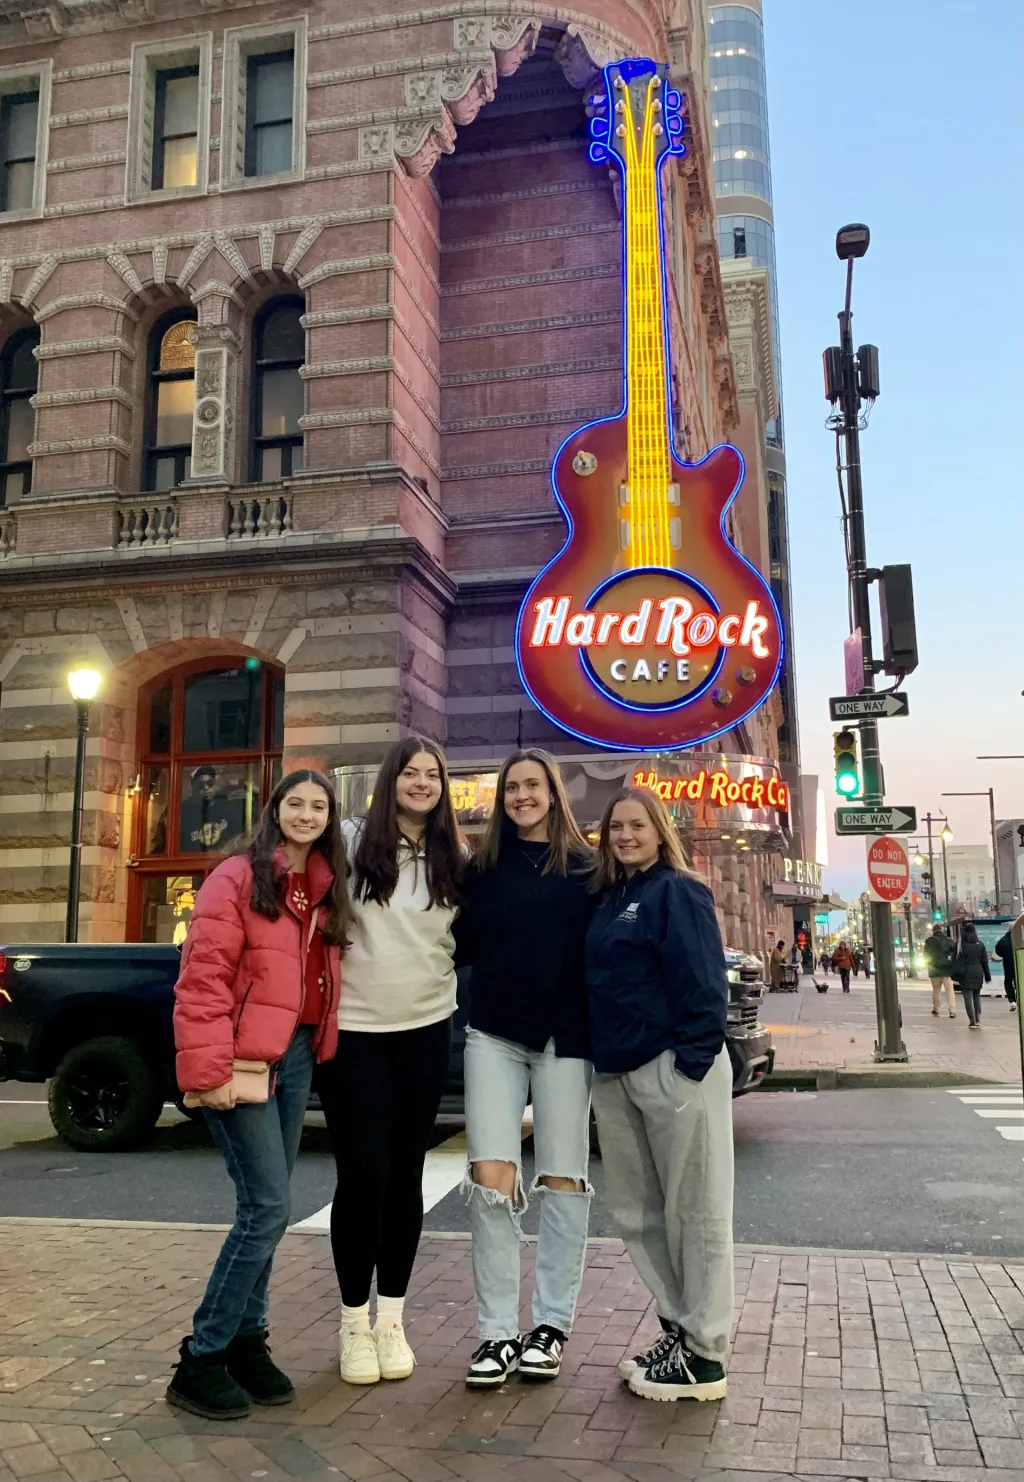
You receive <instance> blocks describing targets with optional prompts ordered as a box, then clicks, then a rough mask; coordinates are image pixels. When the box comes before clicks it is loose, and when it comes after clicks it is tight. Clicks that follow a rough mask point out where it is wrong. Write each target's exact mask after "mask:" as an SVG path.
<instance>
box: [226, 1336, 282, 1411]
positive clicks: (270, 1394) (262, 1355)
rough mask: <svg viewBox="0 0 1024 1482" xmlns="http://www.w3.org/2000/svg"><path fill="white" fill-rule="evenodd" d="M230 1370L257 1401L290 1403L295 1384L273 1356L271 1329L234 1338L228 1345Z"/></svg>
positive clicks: (266, 1403) (264, 1403) (233, 1377)
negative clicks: (269, 1337) (278, 1365)
mask: <svg viewBox="0 0 1024 1482" xmlns="http://www.w3.org/2000/svg"><path fill="white" fill-rule="evenodd" d="M225 1362H226V1364H227V1370H228V1373H229V1374H230V1375H231V1377H232V1379H234V1380H235V1381H236V1383H238V1384H240V1385H241V1386H242V1388H243V1389H244V1390H246V1391H247V1392H248V1394H249V1395H250V1396H251V1397H252V1399H254V1400H255V1401H256V1404H257V1405H287V1403H288V1401H289V1400H290V1399H292V1398H293V1397H294V1395H295V1386H294V1385H293V1384H292V1382H291V1380H290V1379H289V1378H288V1375H287V1374H284V1373H282V1371H281V1370H280V1369H279V1368H278V1367H277V1365H276V1364H275V1363H274V1360H273V1359H272V1358H271V1357H270V1345H269V1344H268V1343H267V1330H266V1328H264V1329H263V1330H262V1331H261V1332H258V1333H246V1334H245V1335H244V1337H243V1336H241V1335H240V1336H239V1337H237V1338H232V1340H231V1342H230V1343H229V1344H228V1346H227V1350H226V1359H225Z"/></svg>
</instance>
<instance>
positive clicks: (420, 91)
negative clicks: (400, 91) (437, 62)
mask: <svg viewBox="0 0 1024 1482" xmlns="http://www.w3.org/2000/svg"><path fill="white" fill-rule="evenodd" d="M440 100H441V74H440V72H407V73H406V75H405V104H406V107H407V108H424V107H426V106H427V105H429V104H431V103H439V102H440Z"/></svg>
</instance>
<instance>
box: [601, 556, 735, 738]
mask: <svg viewBox="0 0 1024 1482" xmlns="http://www.w3.org/2000/svg"><path fill="white" fill-rule="evenodd" d="M653 571H656V572H661V571H664V572H669V571H671V573H672V575H673V576H674V577H675V579H676V581H680V582H686V583H688V585H689V586H691V587H694V588H695V589H696V590H697V591H698V592H699V593H700V594H701V596H702V597H703V598H705V600H706V601H707V603H708V605H709V606H710V607H711V609H712V610H713V612H714V613H715V615H716V617H720V616H721V614H722V609H721V608H720V607H719V605H718V603H717V602H716V601H715V599H714V597H712V595H711V593H710V592H709V591H708V589H707V587H706V586H704V585H703V583H702V582H699V581H697V580H696V578H695V577H692V576H684V575H683V573H682V572H681V571H677V570H676V569H675V567H674V566H631V567H630V568H629V570H628V571H613V572H612V574H611V576H607V577H605V579H604V581H603V582H602V583H601V585H600V586H599V587H596V588H595V590H594V591H593V592H591V594H590V596H589V597H588V598H587V607H588V608H589V607H592V606H593V604H594V603H595V602H596V601H597V599H598V597H600V596H601V595H602V594H603V593H604V592H607V590H608V588H609V587H612V586H614V585H615V583H616V582H620V581H625V580H626V578H627V577H631V576H642V575H643V574H644V572H653ZM710 646H711V645H710V644H707V645H706V647H708V648H710ZM725 654H726V647H725V645H724V644H721V643H720V644H719V645H718V658H717V659H716V660H715V662H714V665H713V666H712V668H711V669H710V670H709V671H708V673H707V674H706V675H705V676H704V678H703V679H702V680H701V682H700V684H699V685H698V686H697V688H696V689H695V690H691V691H690V693H689V694H688V695H685V696H684V697H683V699H681V700H663V701H662V703H661V704H660V705H658V704H650V705H631V704H630V702H629V701H628V700H623V699H621V698H620V696H618V695H616V694H614V693H613V692H612V691H611V690H610V689H609V688H608V687H607V685H606V684H605V682H604V680H603V679H602V678H601V676H600V675H599V674H595V672H594V666H593V664H592V663H591V662H590V650H589V649H588V648H581V649H580V658H581V659H582V661H583V667H584V669H586V671H587V673H588V675H589V676H590V679H591V682H592V683H593V684H594V685H596V687H597V688H598V689H599V690H600V691H601V693H602V694H603V695H607V696H608V698H609V700H614V702H615V704H616V705H621V707H622V709H623V710H635V711H638V712H639V713H640V714H641V715H650V714H652V713H653V714H655V715H664V714H665V713H666V712H667V711H669V710H682V709H684V708H685V707H686V706H687V705H692V704H693V702H694V700H696V699H697V697H698V695H702V694H703V693H704V691H705V690H706V689H708V688H709V687H710V686H711V685H713V684H714V682H715V680H716V679H717V678H718V676H719V674H721V672H722V665H723V664H724V663H725Z"/></svg>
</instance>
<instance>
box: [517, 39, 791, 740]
mask: <svg viewBox="0 0 1024 1482" xmlns="http://www.w3.org/2000/svg"><path fill="white" fill-rule="evenodd" d="M590 102H591V105H592V107H593V108H594V109H595V110H596V112H597V116H596V117H595V118H594V119H593V120H592V124H591V128H592V132H593V133H594V135H595V140H596V141H597V142H595V143H594V144H593V145H592V146H591V158H592V159H595V160H596V161H600V160H601V159H602V158H606V157H609V156H610V157H611V158H613V159H615V160H616V161H617V162H618V164H619V166H620V169H621V170H622V174H623V187H624V189H623V258H624V268H625V298H626V315H625V319H626V335H625V341H626V343H625V350H624V360H625V406H624V408H623V411H622V413H621V414H620V415H619V416H617V417H612V418H608V419H606V420H603V421H600V422H593V423H589V424H588V425H587V426H585V427H582V428H580V429H579V430H578V431H577V432H575V433H573V434H572V435H571V436H570V437H569V438H568V439H567V440H566V442H565V443H563V445H562V447H561V448H560V449H559V451H558V453H557V455H556V457H555V460H554V465H553V468H552V483H553V486H554V492H555V497H556V499H557V500H558V503H559V506H560V508H561V509H562V512H563V514H564V515H565V518H566V521H567V524H568V527H569V532H568V538H567V540H566V543H565V545H564V546H563V548H562V550H561V551H560V552H559V554H558V555H557V556H556V557H555V558H554V559H553V560H552V561H551V562H549V564H548V565H547V566H546V567H545V568H544V570H543V571H542V572H541V573H540V575H539V576H538V577H537V578H536V580H535V581H534V583H533V585H532V586H531V588H530V590H529V592H528V593H527V595H526V597H525V599H524V601H523V605H522V608H521V610H520V614H519V623H518V627H517V632H516V654H517V660H518V664H519V671H520V676H521V678H522V681H523V685H524V687H525V689H526V690H527V692H528V693H529V695H530V696H531V698H532V699H533V700H534V701H535V703H536V704H537V705H538V707H539V708H540V709H541V710H542V711H543V712H544V713H545V714H546V715H547V716H548V717H549V718H550V719H551V720H553V721H554V722H555V723H556V724H557V725H559V726H560V727H561V728H562V729H563V730H566V731H568V732H569V733H570V734H572V735H574V736H577V737H579V738H580V739H582V740H585V741H589V742H593V743H596V744H598V745H602V746H606V747H610V748H617V749H622V750H627V751H671V750H674V749H679V748H682V747H686V746H694V745H697V744H698V743H700V742H702V741H707V740H710V739H711V738H713V737H714V736H716V735H719V734H721V733H722V732H723V731H726V730H729V729H731V728H732V727H733V726H735V725H737V724H739V722H740V721H742V720H743V719H744V718H745V717H746V716H748V715H750V714H751V713H752V712H753V711H754V710H756V709H757V708H758V707H759V706H760V705H762V704H763V703H764V701H765V699H766V698H767V696H768V695H769V694H770V693H771V690H772V689H773V687H774V685H775V684H776V683H777V681H778V676H779V671H780V668H781V664H782V643H783V639H782V627H781V621H780V618H779V613H778V609H777V607H776V604H775V601H774V598H773V596H772V592H771V588H770V587H769V586H768V584H767V582H765V580H764V578H763V577H762V576H761V574H760V573H759V572H758V571H757V570H756V569H755V568H754V567H753V566H751V565H750V564H749V562H747V561H746V560H745V559H744V558H743V557H742V556H741V555H740V553H739V552H738V551H737V550H736V547H735V546H734V545H733V543H732V541H731V540H730V539H729V537H728V535H727V533H726V530H725V517H726V513H727V511H728V508H729V506H730V504H731V503H732V501H733V500H734V499H735V497H736V494H737V493H738V491H739V488H740V485H741V483H742V480H743V458H742V456H741V454H740V453H739V451H738V450H737V449H736V448H734V447H732V446H731V445H729V444H722V445H721V446H719V447H717V448H714V449H713V450H712V451H711V452H710V453H709V454H708V455H707V457H705V458H703V459H701V461H700V462H698V463H687V462H684V461H683V460H681V459H680V458H679V457H678V456H677V454H676V452H675V449H674V447H673V443H672V426H671V400H670V395H669V386H670V379H669V362H668V340H667V333H666V312H665V292H664V255H663V230H662V206H661V191H660V178H659V177H660V167H661V163H662V161H663V159H664V157H665V155H666V154H671V153H681V152H682V145H681V143H679V141H678V135H679V133H680V132H681V129H682V124H681V121H680V119H679V109H680V107H681V99H680V98H679V94H678V93H675V92H673V90H671V89H670V88H668V87H667V86H666V85H665V69H664V68H663V67H659V66H657V65H656V64H655V63H653V62H650V61H646V60H632V59H631V60H629V61H624V62H619V63H615V64H613V65H611V66H609V67H607V68H606V69H605V89H604V93H603V94H600V95H598V97H596V98H592V99H591V100H590ZM602 105H603V107H602ZM602 114H603V116H602Z"/></svg>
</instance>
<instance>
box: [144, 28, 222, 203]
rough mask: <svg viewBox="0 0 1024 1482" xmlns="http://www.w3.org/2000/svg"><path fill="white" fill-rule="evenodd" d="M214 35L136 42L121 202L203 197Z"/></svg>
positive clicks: (207, 146) (207, 158) (205, 179)
mask: <svg viewBox="0 0 1024 1482" xmlns="http://www.w3.org/2000/svg"><path fill="white" fill-rule="evenodd" d="M212 63H213V37H212V35H211V34H210V33H208V32H207V33H205V34H203V35H201V36H185V37H180V36H176V37H174V38H173V39H170V38H168V39H167V40H164V41H148V42H144V43H143V42H138V41H137V42H136V43H135V44H134V46H133V47H132V76H131V85H130V89H129V96H128V157H127V166H126V170H125V201H126V202H128V203H131V202H134V201H148V200H150V199H152V197H153V195H154V193H155V192H157V191H161V192H163V191H166V192H172V191H173V192H178V193H180V194H182V195H203V194H205V192H206V189H207V185H208V180H209V164H210V103H211V82H210V75H211V68H212Z"/></svg>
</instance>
